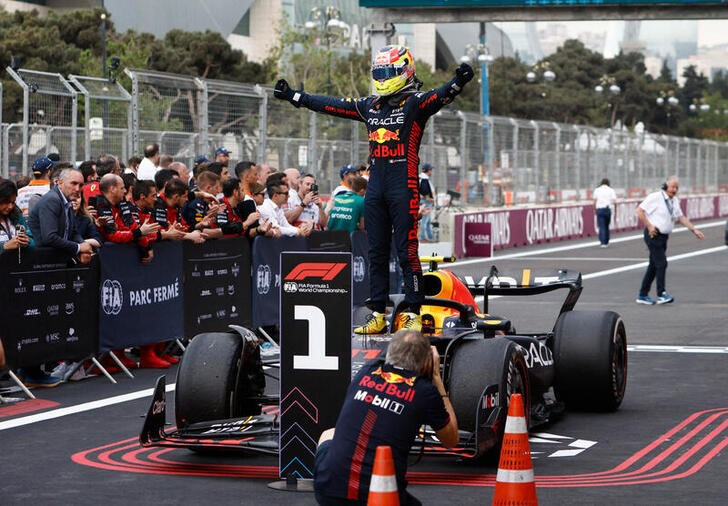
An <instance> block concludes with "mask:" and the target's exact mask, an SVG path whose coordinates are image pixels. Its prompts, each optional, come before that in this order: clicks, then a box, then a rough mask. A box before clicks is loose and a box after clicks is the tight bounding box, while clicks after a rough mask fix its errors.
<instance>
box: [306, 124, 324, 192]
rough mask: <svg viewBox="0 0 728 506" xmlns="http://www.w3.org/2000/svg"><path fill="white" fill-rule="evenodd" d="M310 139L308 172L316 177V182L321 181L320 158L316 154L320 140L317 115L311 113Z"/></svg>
mask: <svg viewBox="0 0 728 506" xmlns="http://www.w3.org/2000/svg"><path fill="white" fill-rule="evenodd" d="M308 114H309V119H308V121H309V138H308V156H309V158H308V170H309V172H310V173H311V174H313V175H314V176H316V180H319V179H321V175H320V174H319V171H318V156H317V154H316V146H317V140H318V128H317V124H316V113H315V112H313V111H309V113H308Z"/></svg>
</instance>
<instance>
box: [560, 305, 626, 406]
mask: <svg viewBox="0 0 728 506" xmlns="http://www.w3.org/2000/svg"><path fill="white" fill-rule="evenodd" d="M554 367H555V379H554V387H555V390H556V395H557V396H558V397H559V398H560V399H561V400H563V401H564V402H566V405H567V407H569V408H577V409H584V410H594V411H615V410H616V409H617V408H619V405H620V404H621V403H622V399H623V398H624V391H625V388H626V386H627V333H626V331H625V328H624V323H623V322H622V319H621V318H620V316H619V315H618V314H617V313H615V312H613V311H570V312H567V313H564V314H562V315H561V316H560V317H559V319H558V320H557V321H556V326H555V327H554Z"/></svg>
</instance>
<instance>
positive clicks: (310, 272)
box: [285, 262, 346, 281]
mask: <svg viewBox="0 0 728 506" xmlns="http://www.w3.org/2000/svg"><path fill="white" fill-rule="evenodd" d="M344 267H346V264H345V263H336V262H303V263H300V264H298V265H297V266H296V267H294V268H293V270H292V271H291V272H289V273H288V275H287V276H286V277H285V280H286V281H290V280H293V281H301V280H303V279H306V278H320V279H321V280H323V281H331V280H332V279H334V278H335V277H336V275H337V274H339V273H340V272H341V271H342V269H343V268H344Z"/></svg>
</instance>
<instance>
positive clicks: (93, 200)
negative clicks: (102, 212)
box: [88, 195, 98, 209]
mask: <svg viewBox="0 0 728 506" xmlns="http://www.w3.org/2000/svg"><path fill="white" fill-rule="evenodd" d="M97 199H98V196H96V195H94V196H93V197H89V198H88V205H89V206H91V207H93V208H94V209H95V208H96V201H97Z"/></svg>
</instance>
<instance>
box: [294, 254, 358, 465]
mask: <svg viewBox="0 0 728 506" xmlns="http://www.w3.org/2000/svg"><path fill="white" fill-rule="evenodd" d="M351 257H352V255H351V253H326V252H315V253H314V252H283V253H282V254H281V263H280V266H281V267H280V278H281V289H280V308H281V311H280V315H281V317H280V341H281V362H280V392H281V401H280V412H281V429H280V448H281V450H280V453H279V472H280V476H281V477H282V478H285V477H288V476H295V477H297V478H312V477H313V464H314V458H315V455H316V445H317V441H318V438H319V436H320V435H321V433H322V432H323V431H324V430H325V429H328V428H331V427H333V426H334V425H336V419H337V417H338V414H339V410H340V409H341V405H342V403H343V401H344V396H345V394H346V390H347V388H348V386H349V382H350V380H351V305H352V271H351Z"/></svg>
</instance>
